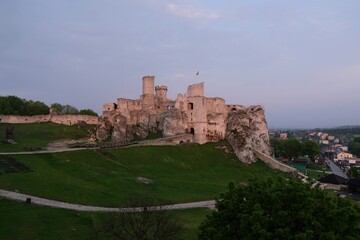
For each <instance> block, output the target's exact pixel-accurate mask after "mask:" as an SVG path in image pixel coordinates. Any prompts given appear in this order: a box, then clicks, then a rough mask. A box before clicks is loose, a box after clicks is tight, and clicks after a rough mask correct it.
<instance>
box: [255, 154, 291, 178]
mask: <svg viewBox="0 0 360 240" xmlns="http://www.w3.org/2000/svg"><path fill="white" fill-rule="evenodd" d="M253 151H254V153H255V155H256V156H257V157H258V158H259V159H261V160H262V161H263V162H265V163H266V164H267V165H268V166H269V167H271V168H273V169H277V170H280V171H282V172H290V173H291V172H297V170H296V169H295V168H293V167H290V166H288V165H286V164H283V163H281V162H279V161H276V160H275V159H273V158H272V157H270V156H268V155H265V154H263V153H262V152H259V151H257V150H255V149H253Z"/></svg>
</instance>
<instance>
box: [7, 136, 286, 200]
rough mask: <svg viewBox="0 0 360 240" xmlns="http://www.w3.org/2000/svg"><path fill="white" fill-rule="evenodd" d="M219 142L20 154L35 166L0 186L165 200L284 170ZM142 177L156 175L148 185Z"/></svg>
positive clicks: (75, 196) (211, 192)
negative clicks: (245, 158)
mask: <svg viewBox="0 0 360 240" xmlns="http://www.w3.org/2000/svg"><path fill="white" fill-rule="evenodd" d="M215 146H216V144H214V143H209V144H205V145H187V146H161V147H160V146H152V147H134V148H124V149H112V150H83V151H76V152H67V153H56V154H36V155H17V156H16V160H17V161H20V162H22V163H24V164H26V165H27V166H28V167H30V168H31V169H32V170H33V172H26V173H25V172H24V173H23V172H19V173H7V174H6V173H4V172H2V173H3V174H1V175H0V188H3V189H8V190H18V191H20V192H22V193H28V194H33V195H35V196H40V197H45V198H50V199H56V200H62V201H67V202H74V203H82V204H89V205H101V206H120V205H122V204H123V203H124V202H126V200H127V199H128V198H129V197H130V196H132V197H133V196H144V195H152V196H153V197H154V198H156V199H159V201H161V202H162V203H178V202H190V201H198V200H208V199H214V197H215V196H218V194H219V193H220V192H222V191H224V190H226V189H227V185H228V183H229V182H230V181H234V182H241V181H247V180H248V179H249V178H250V177H252V176H257V177H273V176H278V175H282V174H281V173H279V172H277V171H274V170H271V169H269V168H268V167H267V166H266V165H265V164H263V163H261V162H258V163H255V164H251V165H246V164H242V163H240V162H239V161H237V160H235V158H234V156H233V155H232V154H226V153H224V152H222V151H221V150H219V149H216V148H215ZM137 177H145V178H148V179H151V180H152V181H154V183H153V184H150V185H145V184H139V183H137V182H136V178H137Z"/></svg>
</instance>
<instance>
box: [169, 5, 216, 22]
mask: <svg viewBox="0 0 360 240" xmlns="http://www.w3.org/2000/svg"><path fill="white" fill-rule="evenodd" d="M167 8H168V11H169V12H170V13H171V14H173V15H176V16H179V17H183V18H187V19H217V18H219V17H220V16H219V15H218V14H217V13H216V12H214V11H209V10H199V9H195V7H194V6H191V7H183V6H180V5H177V4H173V3H170V4H167Z"/></svg>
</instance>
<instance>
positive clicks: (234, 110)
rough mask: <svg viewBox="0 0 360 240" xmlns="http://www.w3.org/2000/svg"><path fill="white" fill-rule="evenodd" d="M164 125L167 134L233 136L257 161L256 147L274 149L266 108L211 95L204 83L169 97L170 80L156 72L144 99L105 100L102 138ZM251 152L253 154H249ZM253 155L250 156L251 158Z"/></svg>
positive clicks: (203, 139) (197, 138)
mask: <svg viewBox="0 0 360 240" xmlns="http://www.w3.org/2000/svg"><path fill="white" fill-rule="evenodd" d="M158 131H161V132H162V135H163V137H171V136H178V135H181V134H186V133H188V134H192V139H189V140H188V141H190V142H193V143H198V144H204V143H207V142H217V141H219V140H222V139H225V138H227V139H228V140H229V139H230V140H229V142H230V144H231V145H232V146H233V148H234V145H236V144H238V145H241V146H238V147H237V148H239V147H240V150H239V153H238V152H237V151H236V149H235V148H234V150H235V153H236V154H237V155H238V157H239V156H240V155H241V156H242V157H243V158H247V159H248V160H246V161H250V162H251V161H253V158H254V157H253V156H250V155H251V154H250V153H247V152H246V153H245V152H244V149H247V150H248V151H251V148H252V147H256V148H257V149H260V151H262V152H264V153H270V147H269V137H268V130H267V124H266V120H265V115H264V111H263V108H262V107H260V106H250V107H244V106H242V105H229V104H226V103H225V100H224V99H223V98H219V97H206V96H205V95H204V83H197V84H192V85H190V86H188V88H187V92H186V93H185V94H178V96H177V98H176V99H175V100H171V99H168V97H167V87H166V86H155V77H154V76H144V77H143V78H142V95H141V96H140V97H139V99H125V98H118V99H117V102H116V103H106V104H104V105H103V114H102V118H101V119H100V123H99V125H98V128H97V139H98V140H100V141H102V140H105V139H108V138H111V139H112V140H113V141H124V142H127V141H130V140H132V139H133V137H134V136H138V137H142V138H144V137H146V136H147V135H148V134H149V133H151V132H158ZM249 156H250V157H249ZM249 159H250V160H249Z"/></svg>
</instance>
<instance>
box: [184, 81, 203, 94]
mask: <svg viewBox="0 0 360 240" xmlns="http://www.w3.org/2000/svg"><path fill="white" fill-rule="evenodd" d="M186 95H187V96H188V97H195V96H204V83H196V84H192V85H190V86H189V87H188V89H187V93H186Z"/></svg>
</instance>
